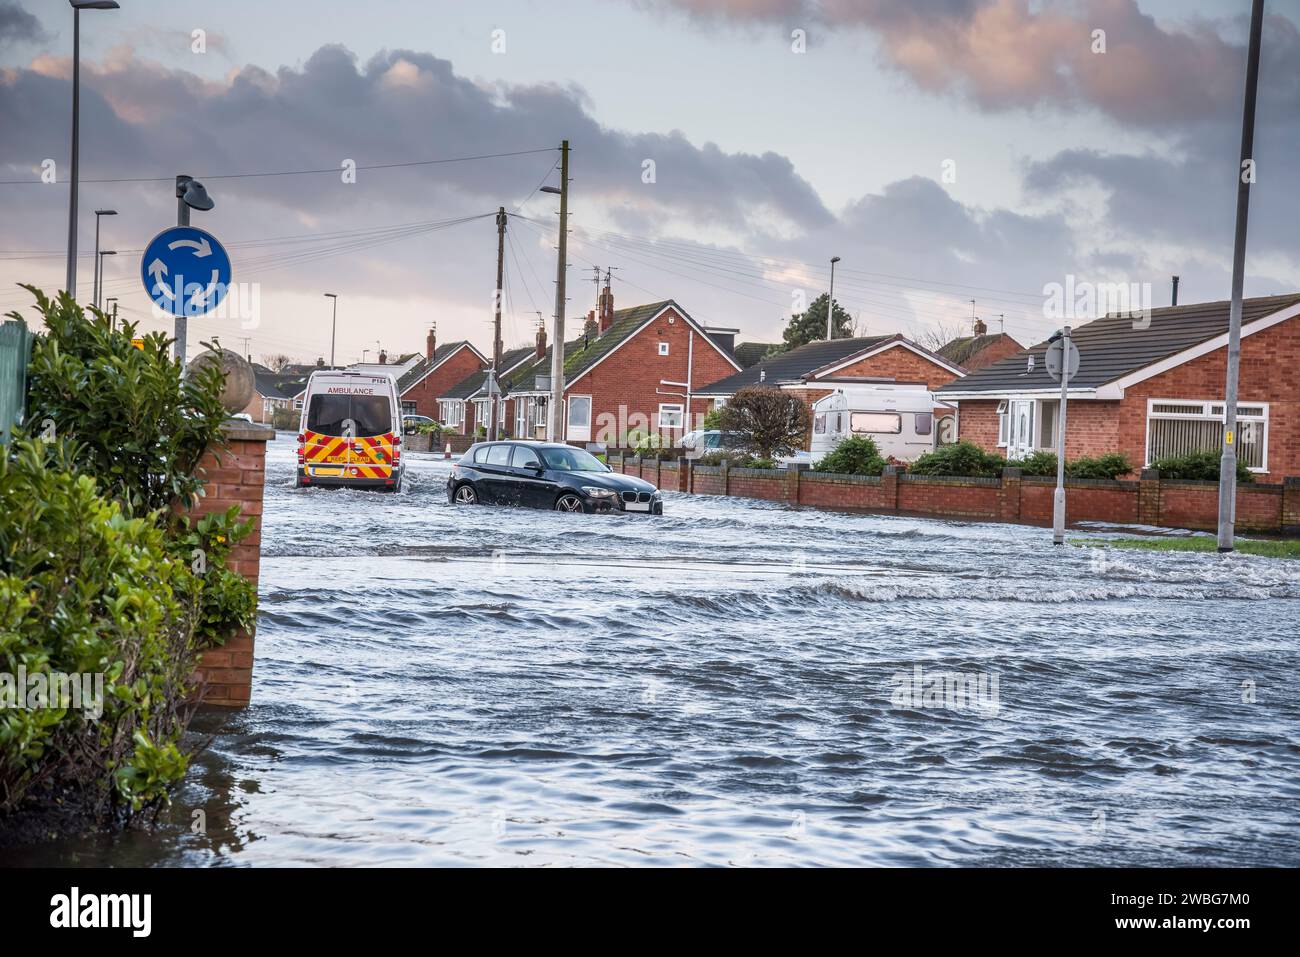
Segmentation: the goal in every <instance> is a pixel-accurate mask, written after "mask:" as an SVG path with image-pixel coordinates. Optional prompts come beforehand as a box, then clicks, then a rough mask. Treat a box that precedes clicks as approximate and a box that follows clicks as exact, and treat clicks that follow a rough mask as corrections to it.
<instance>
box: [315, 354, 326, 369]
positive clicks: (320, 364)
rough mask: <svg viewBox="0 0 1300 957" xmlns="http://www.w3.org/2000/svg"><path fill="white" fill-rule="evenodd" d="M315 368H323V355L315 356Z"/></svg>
mask: <svg viewBox="0 0 1300 957" xmlns="http://www.w3.org/2000/svg"><path fill="white" fill-rule="evenodd" d="M316 368H317V369H324V368H325V357H324V356H317V357H316Z"/></svg>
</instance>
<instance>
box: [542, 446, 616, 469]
mask: <svg viewBox="0 0 1300 957" xmlns="http://www.w3.org/2000/svg"><path fill="white" fill-rule="evenodd" d="M542 458H543V459H545V460H546V467H547V468H550V469H555V470H557V471H561V472H608V471H609V468H608V467H606V465H605V463H604V462H602V461H601V460H600V459H598V458H596V456H594V455H592V454H591V453H590V452H584V451H583V450H582V449H542Z"/></svg>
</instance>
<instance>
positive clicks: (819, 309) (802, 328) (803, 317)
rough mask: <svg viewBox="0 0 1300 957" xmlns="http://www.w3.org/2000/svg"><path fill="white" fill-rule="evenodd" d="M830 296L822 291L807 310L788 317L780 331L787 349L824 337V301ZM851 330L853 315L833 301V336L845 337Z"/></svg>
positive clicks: (837, 337)
mask: <svg viewBox="0 0 1300 957" xmlns="http://www.w3.org/2000/svg"><path fill="white" fill-rule="evenodd" d="M829 298H830V297H829V296H828V295H827V294H826V293H822V294H821V295H820V296H818V297H817V298H816V299H814V300H813V301H812V305H811V306H809V307H808V309H807V311H805V312H800V313H796V314H795V315H793V316H791V317H790V321H789V322H788V323H786V327H785V331H784V332H782V333H781V338H782V339H784V340H785V345H786V348H787V349H793V348H795V347H796V346H803V345H807V344H808V343H810V342H817V341H818V340H819V339H825V338H826V302H827V300H828V299H829ZM852 332H853V317H852V316H850V315H849V313H848V310H846V309H845V308H844V307H843V306H841V305H840V304H839V302H838V301H837V302H836V303H835V338H836V339H845V338H847V337H848V336H849V335H850V334H852Z"/></svg>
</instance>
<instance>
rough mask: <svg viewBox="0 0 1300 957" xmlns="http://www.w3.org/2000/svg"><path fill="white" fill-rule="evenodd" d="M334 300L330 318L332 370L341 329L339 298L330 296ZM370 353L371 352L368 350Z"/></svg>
mask: <svg viewBox="0 0 1300 957" xmlns="http://www.w3.org/2000/svg"><path fill="white" fill-rule="evenodd" d="M330 299H332V300H334V308H333V315H332V316H331V318H330V368H331V369H332V368H334V339H335V335H336V334H337V332H338V328H339V297H338V296H330ZM367 351H369V350H367Z"/></svg>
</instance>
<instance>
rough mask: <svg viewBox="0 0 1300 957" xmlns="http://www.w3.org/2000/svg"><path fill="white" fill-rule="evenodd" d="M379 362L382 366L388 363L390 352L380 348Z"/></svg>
mask: <svg viewBox="0 0 1300 957" xmlns="http://www.w3.org/2000/svg"><path fill="white" fill-rule="evenodd" d="M379 364H380V365H381V366H383V365H388V353H387V352H385V351H384V350H383V349H380V350H379Z"/></svg>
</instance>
